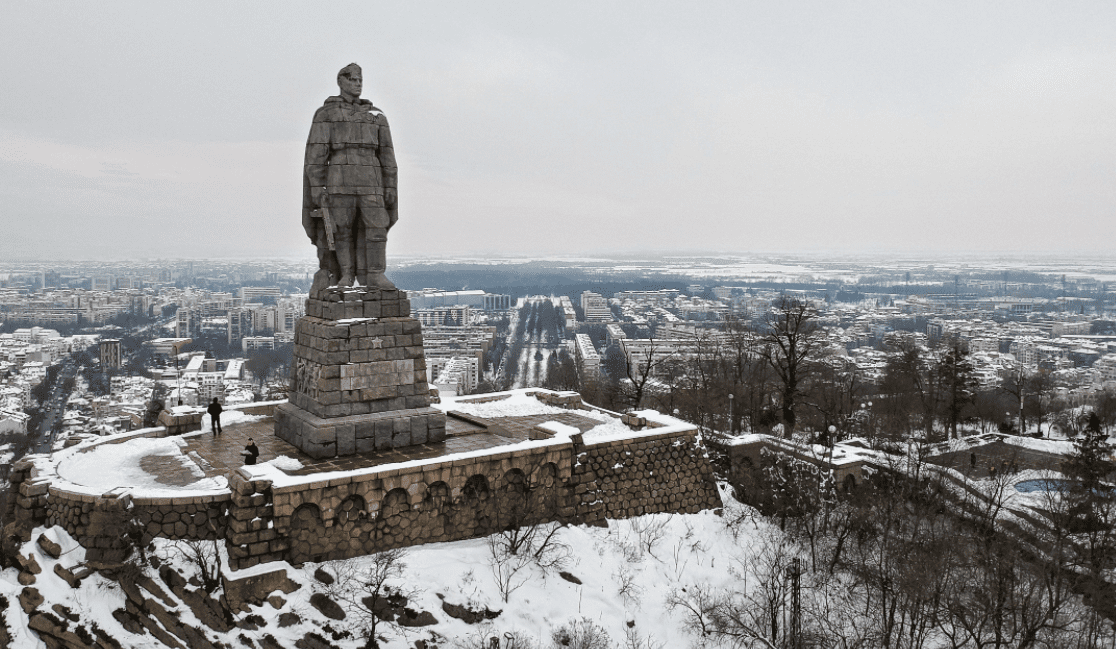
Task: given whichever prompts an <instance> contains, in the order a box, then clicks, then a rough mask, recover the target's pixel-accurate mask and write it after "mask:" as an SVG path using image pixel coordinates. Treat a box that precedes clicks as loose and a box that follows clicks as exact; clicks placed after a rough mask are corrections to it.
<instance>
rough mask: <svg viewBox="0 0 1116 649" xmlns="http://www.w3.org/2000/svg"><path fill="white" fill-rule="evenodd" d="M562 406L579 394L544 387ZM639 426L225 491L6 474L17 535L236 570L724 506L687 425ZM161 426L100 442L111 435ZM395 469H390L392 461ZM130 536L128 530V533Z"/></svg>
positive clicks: (238, 483)
mask: <svg viewBox="0 0 1116 649" xmlns="http://www.w3.org/2000/svg"><path fill="white" fill-rule="evenodd" d="M540 395H542V396H540V400H543V401H546V399H544V398H542V397H543V396H545V397H546V398H548V399H550V400H552V401H554V402H556V403H561V404H562V405H567V403H570V404H572V403H573V399H574V397H573V395H572V394H570V395H567V394H564V393H555V394H550V393H540ZM622 421H624V423H625V424H627V425H628V426H630V427H633V428H637V429H639V428H642V429H643V430H642V431H633V432H632V433H631V435H625V436H622V437H614V438H610V439H607V440H600V441H593V440H592V439H591V440H590V441H588V442H586V441H585V440H584V437H583V436H582V435H580V434H578V435H573V436H571V437H570V438H565V439H541V440H537V441H536V442H535V443H534V444H532V445H530V446H528V447H518V448H516V449H514V450H510V451H501V450H500V448H499V447H497V448H494V449H491V450H490V451H485V452H475V453H471V454H462V455H458V456H452V457H449V458H443V459H438V458H435V459H432V460H430V461H425V462H412V463H408V464H407V465H405V466H398V465H388V466H385V467H384V468H382V469H380V468H377V467H372V468H369V469H366V470H360V471H355V472H349V473H344V474H332V477H330V476H331V474H323V475H322V476H321V479H319V480H313V479H308V480H306V481H299V480H298V479H297V478H293V477H292V478H291V479H290V480H285V481H284V484H280V485H279V486H275V485H273V483H272V482H271V481H268V480H261V479H253V477H252V476H253V474H252V473H251V471H250V469H248V468H240V469H237V470H234V471H232V472H230V474H229V491H227V492H220V493H215V494H210V495H205V496H183V497H177V498H173V497H172V498H143V497H141V496H136V497H133V496H132V495H131V494H130V493H129V490H127V489H119V490H115V491H113V492H109V493H106V494H100V495H89V494H82V493H73V492H70V491H67V490H65V489H63V488H61V487H58V486H55V485H52V484H51V483H50V480H49V478H45V477H38V478H32V475H33V474H34V471H33V467H34V460H33V459H27V460H22V461H21V462H18V463H16V465H15V466H14V467H13V469H12V483H13V486H12V489H13V492H14V495H16V497H15V498H12V499H10V500H11V503H10V505H9V509H10V511H9V514H10V516H9V519H8V520H13V521H16V522H17V523H18V524H19V525H18V526H17V527H18V529H19V530H26V534H27V535H29V534H30V530H31V529H32V528H33V527H34V525H39V524H47V525H59V526H61V527H63V528H65V529H66V530H67V531H68V532H69V533H70V534H71V535H72V536H74V537H75V539H77V540H78V542H79V543H81V544H82V545H83V546H84V547H86V548H87V550H89V554H88V556H89V560H90V561H103V562H111V561H115V560H121V559H122V558H123V556H124V554H126V551H127V543H126V541H127V538H126V536H131V537H132V538H133V540H135V539H139V540H142V541H144V542H146V541H148V540H150V538H151V537H153V536H160V537H166V538H172V539H215V538H217V539H219V538H224V539H225V540H226V547H227V548H228V552H229V562H230V565H231V567H233V568H234V569H242V568H246V567H250V566H254V565H256V564H259V563H264V562H268V561H276V560H287V561H291V562H293V563H301V562H305V561H321V560H332V559H342V558H348V557H353V556H359V555H364V554H370V553H373V552H377V551H379V550H383V549H387V548H392V547H401V546H409V545H417V544H421V543H431V542H444V541H455V540H460V539H466V538H473V537H478V536H485V535H488V534H491V533H493V532H494V531H497V530H500V529H504V528H506V527H508V526H509V525H523V524H532V523H540V522H548V521H559V522H563V523H590V524H599V523H601V522H603V521H604V520H605V519H607V518H626V517H631V516H637V515H640V514H650V513H659V512H678V513H693V512H697V511H701V510H703V509H709V508H716V507H719V506H720V499H719V497H718V495H717V490H716V486H715V484H714V481H713V475H712V467H711V465H710V463H709V459H708V457H707V454H706V452H705V449H704V447H703V446H701V445H700V444H699V442H698V441H697V438H696V430H694V429H692V428H688V429H683V430H678V427H672V428H670V429H666V428H656V426H659V424H656V423H654V422H651V421H648V420H647V419H645V418H643V417H640V416H637V415H624V416H623V417H622ZM159 432H161V430H159V429H157V430H152V431H143V432H137V433H133V434H131V435H122V436H119V437H120V439H112V440H105V442H103V443H116V442H120V441H124V440H125V439H131V438H133V437H138V436H144V435H157V434H158V433H159ZM393 466H394V468H392V467H393ZM125 532H127V533H128V534H127V535H126V534H125Z"/></svg>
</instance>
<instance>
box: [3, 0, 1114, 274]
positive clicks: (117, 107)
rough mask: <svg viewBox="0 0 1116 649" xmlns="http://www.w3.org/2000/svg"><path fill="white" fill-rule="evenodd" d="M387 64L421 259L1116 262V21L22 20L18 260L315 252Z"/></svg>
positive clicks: (8, 189)
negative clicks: (341, 113)
mask: <svg viewBox="0 0 1116 649" xmlns="http://www.w3.org/2000/svg"><path fill="white" fill-rule="evenodd" d="M350 61H356V62H358V63H360V64H361V65H362V66H363V67H364V78H365V92H364V96H365V97H368V98H370V99H372V100H373V101H374V102H375V103H376V104H377V105H379V106H380V107H381V108H382V109H383V110H384V111H385V113H386V114H387V116H388V118H389V119H390V121H391V125H392V133H393V137H394V140H395V143H396V151H397V155H398V156H399V159H400V205H401V208H400V210H401V211H400V214H401V219H400V222H399V224H398V225H397V226H396V228H395V229H394V230H393V231H392V234H391V241H390V243H389V250H390V252H392V253H393V254H408V255H414V254H432V255H444V254H454V253H477V252H485V251H489V252H495V253H508V254H512V253H527V254H532V253H546V254H571V255H572V254H584V253H587V252H594V251H605V250H614V251H618V250H631V251H637V250H647V249H658V250H678V251H697V250H719V251H742V252H743V251H752V250H779V251H796V250H818V251H867V252H870V251H881V250H898V251H927V250H943V251H945V250H953V249H958V250H964V251H980V250H997V251H1012V250H1014V251H1044V250H1051V249H1056V250H1067V251H1073V250H1080V251H1091V252H1108V251H1113V249H1114V247H1113V240H1114V237H1113V235H1114V234H1116V225H1114V223H1116V218H1114V217H1116V125H1114V117H1116V3H1113V2H1111V1H1110V0H1106V1H1103V2H1094V3H1090V2H1074V3H1067V2H1048V3H1032V2H1026V1H1013V2H997V3H992V2H972V1H971V0H966V1H964V2H811V3H799V2H739V1H738V2H714V1H706V2H651V1H647V0H644V1H639V2H571V1H568V0H563V1H562V2H549V3H524V2H506V3H478V2H442V3H433V2H391V3H388V2H357V3H346V2H336V1H333V2H316V3H310V2H305V3H282V2H251V3H249V2H237V3H227V2H220V3H201V2H198V3H193V2H191V3H174V5H173V7H172V6H171V4H170V3H153V2H136V3H125V2H106V3H75V2H61V3H51V2H42V1H36V2H13V3H7V5H6V6H5V9H4V18H3V20H2V21H0V78H2V79H3V92H2V93H0V194H2V196H3V201H2V203H0V214H2V216H0V223H2V224H3V236H0V258H8V259H13V258H29V257H34V258H55V257H71V258H127V257H130V256H145V257H179V256H272V255H303V254H305V255H307V256H309V255H310V254H311V252H312V250H311V248H310V245H309V243H308V242H307V241H306V239H305V237H304V235H303V234H302V231H301V226H300V225H299V219H300V216H299V214H300V195H301V173H302V155H303V147H304V143H305V138H306V134H307V132H308V130H309V125H310V119H311V117H312V115H313V112H314V110H315V109H316V108H317V107H318V106H320V105H321V103H322V101H323V100H324V99H325V97H326V96H328V95H332V94H336V92H337V87H336V84H335V81H334V79H335V76H336V73H337V70H338V69H339V68H341V67H342V66H344V65H345V64H347V63H349V62H350Z"/></svg>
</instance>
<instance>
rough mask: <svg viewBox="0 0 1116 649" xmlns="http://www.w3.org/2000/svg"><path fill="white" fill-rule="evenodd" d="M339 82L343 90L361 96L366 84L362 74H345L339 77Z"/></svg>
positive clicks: (354, 95)
mask: <svg viewBox="0 0 1116 649" xmlns="http://www.w3.org/2000/svg"><path fill="white" fill-rule="evenodd" d="M337 83H338V85H340V86H341V92H343V93H345V94H346V95H352V96H353V97H359V96H360V91H361V90H362V89H363V86H364V79H362V78H361V76H360V74H343V75H341V76H340V78H338V80H337Z"/></svg>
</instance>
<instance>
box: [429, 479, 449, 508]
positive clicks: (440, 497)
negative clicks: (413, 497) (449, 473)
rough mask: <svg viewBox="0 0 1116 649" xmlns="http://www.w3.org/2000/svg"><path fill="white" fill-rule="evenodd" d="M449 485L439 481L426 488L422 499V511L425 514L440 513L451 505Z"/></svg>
mask: <svg viewBox="0 0 1116 649" xmlns="http://www.w3.org/2000/svg"><path fill="white" fill-rule="evenodd" d="M451 502H452V501H451V500H450V488H449V485H448V484H446V483H445V482H442V481H441V480H439V481H437V482H435V483H434V484H432V485H430V486H429V487H427V488H426V493H425V494H423V497H422V509H423V511H426V512H434V513H441V512H444V511H446V508H447V507H448V506H449V505H450V504H451Z"/></svg>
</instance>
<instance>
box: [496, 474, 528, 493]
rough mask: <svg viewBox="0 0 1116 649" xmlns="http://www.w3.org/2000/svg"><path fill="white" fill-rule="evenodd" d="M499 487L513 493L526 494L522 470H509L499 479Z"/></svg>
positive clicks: (525, 481)
mask: <svg viewBox="0 0 1116 649" xmlns="http://www.w3.org/2000/svg"><path fill="white" fill-rule="evenodd" d="M500 487H501V489H503V490H505V491H510V492H514V493H521V494H522V493H527V476H526V475H524V473H523V470H522V469H509V470H508V471H507V472H506V473H504V477H503V478H501V479H500Z"/></svg>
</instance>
